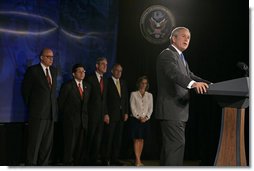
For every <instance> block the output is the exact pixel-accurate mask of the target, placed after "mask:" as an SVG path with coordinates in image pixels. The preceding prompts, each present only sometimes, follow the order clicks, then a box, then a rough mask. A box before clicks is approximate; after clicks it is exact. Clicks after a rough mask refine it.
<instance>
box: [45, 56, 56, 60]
mask: <svg viewBox="0 0 254 171" xmlns="http://www.w3.org/2000/svg"><path fill="white" fill-rule="evenodd" d="M45 57H46V58H47V59H50V60H53V59H54V56H45Z"/></svg>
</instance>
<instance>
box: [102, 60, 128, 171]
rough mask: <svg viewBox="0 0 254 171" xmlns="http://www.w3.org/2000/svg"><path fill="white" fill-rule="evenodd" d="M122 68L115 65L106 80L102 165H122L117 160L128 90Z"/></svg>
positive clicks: (125, 117)
mask: <svg viewBox="0 0 254 171" xmlns="http://www.w3.org/2000/svg"><path fill="white" fill-rule="evenodd" d="M122 70H123V68H122V66H121V65H120V64H115V65H114V66H113V69H112V71H111V72H112V77H111V78H109V79H108V92H107V107H108V115H106V117H108V122H107V123H106V124H105V127H104V136H103V137H104V138H103V140H102V142H103V143H102V144H103V148H102V149H103V150H102V151H103V159H104V163H103V164H104V165H113V166H114V165H116V166H119V165H123V164H122V163H121V162H120V161H119V160H118V157H119V153H120V149H121V143H122V133H123V126H124V122H125V121H127V119H128V101H129V97H128V90H127V85H126V83H125V81H124V80H122V79H121V76H122Z"/></svg>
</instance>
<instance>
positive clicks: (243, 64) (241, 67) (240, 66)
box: [236, 62, 249, 77]
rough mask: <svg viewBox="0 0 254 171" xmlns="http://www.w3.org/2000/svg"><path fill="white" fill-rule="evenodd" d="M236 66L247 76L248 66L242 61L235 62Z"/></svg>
mask: <svg viewBox="0 0 254 171" xmlns="http://www.w3.org/2000/svg"><path fill="white" fill-rule="evenodd" d="M236 66H237V67H238V68H240V69H241V70H243V71H245V76H246V77H248V76H249V67H248V65H246V64H245V63H244V62H237V64H236Z"/></svg>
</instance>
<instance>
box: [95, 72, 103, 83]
mask: <svg viewBox="0 0 254 171" xmlns="http://www.w3.org/2000/svg"><path fill="white" fill-rule="evenodd" d="M95 74H96V77H97V79H98V81H99V82H100V81H101V77H103V75H100V74H99V73H98V72H96V71H95Z"/></svg>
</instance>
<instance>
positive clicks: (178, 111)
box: [155, 46, 210, 121]
mask: <svg viewBox="0 0 254 171" xmlns="http://www.w3.org/2000/svg"><path fill="white" fill-rule="evenodd" d="M186 64H187V62H186ZM156 73H157V84H158V94H157V105H156V113H155V117H156V118H157V119H163V120H177V121H187V120H188V115H189V89H188V88H187V86H188V84H189V83H190V81H191V80H194V81H203V82H206V83H210V82H209V81H206V80H204V79H202V78H200V77H198V76H196V75H194V74H193V73H192V72H191V71H190V69H189V66H188V64H187V65H186V67H185V66H184V63H183V61H182V60H181V59H180V56H179V54H178V52H177V51H176V50H175V48H174V47H172V46H170V47H169V48H167V49H165V50H163V51H162V52H161V53H160V55H159V56H158V58H157V63H156Z"/></svg>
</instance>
